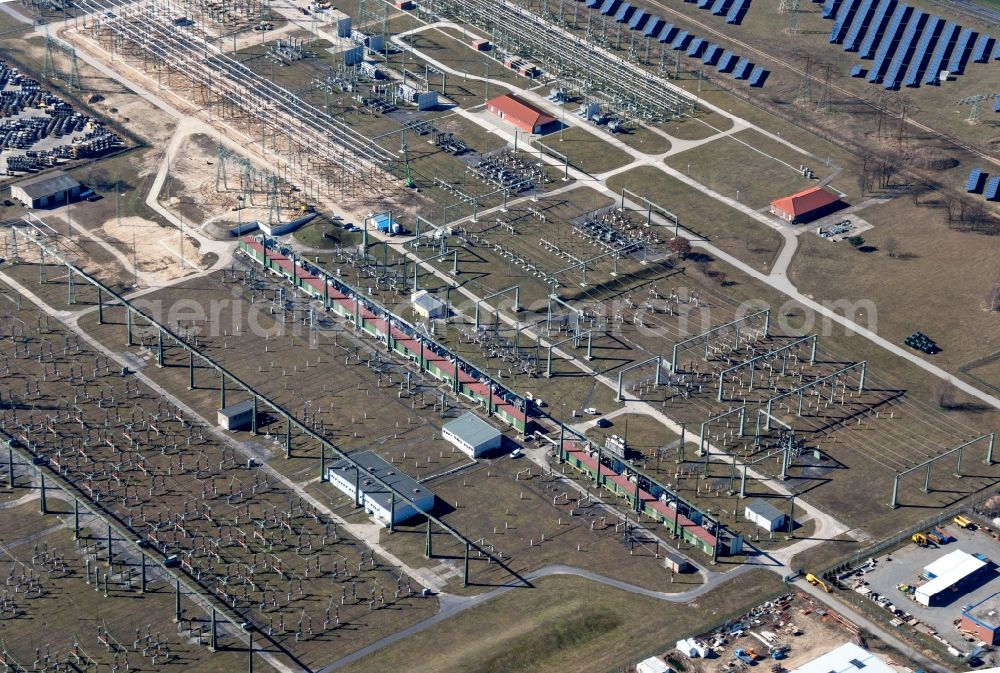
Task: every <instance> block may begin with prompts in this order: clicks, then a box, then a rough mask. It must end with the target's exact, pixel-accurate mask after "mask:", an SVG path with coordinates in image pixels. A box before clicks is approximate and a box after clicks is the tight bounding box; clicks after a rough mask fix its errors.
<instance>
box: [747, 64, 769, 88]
mask: <svg viewBox="0 0 1000 673" xmlns="http://www.w3.org/2000/svg"><path fill="white" fill-rule="evenodd" d="M765 79H767V70H764V69H763V68H762V67H760V66H759V65H758V66H754V69H753V72H751V73H750V79H749V80H747V84H748V85H750V86H752V87H761V86H764V80H765Z"/></svg>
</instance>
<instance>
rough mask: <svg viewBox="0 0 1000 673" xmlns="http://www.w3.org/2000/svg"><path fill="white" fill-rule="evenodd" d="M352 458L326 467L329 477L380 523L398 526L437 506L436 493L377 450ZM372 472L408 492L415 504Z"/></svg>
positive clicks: (407, 495) (392, 485) (408, 496)
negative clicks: (406, 499) (402, 496)
mask: <svg viewBox="0 0 1000 673" xmlns="http://www.w3.org/2000/svg"><path fill="white" fill-rule="evenodd" d="M351 460H353V461H354V462H353V463H351V462H349V461H347V460H338V461H337V462H335V463H334V464H333V465H332V466H331V467H329V468H328V469H327V474H326V476H327V479H328V480H329V482H330V483H331V484H333V485H334V486H336V487H337V488H338V489H339V490H340V491H342V492H344V493H346V494H347V495H349V496H351V497H352V498H354V502H355V503H356V504H357V505H358V506H360V507H363V508H364V510H365V511H366V512H368V514H369V515H370V516H372V517H374V518H375V519H377V520H378V521H380V522H381V523H383V524H385V525H389V522H390V521H391V522H392V524H393V525H396V524H399V523H403V522H404V521H408V520H409V519H412V518H413V517H415V516H418V515H420V514H424V513H426V512H430V511H431V510H432V509H434V493H433V492H431V491H429V490H428V489H426V488H424V487H423V486H422V485H421V484H420V482H418V481H417V480H416V479H414V478H413V477H411V476H410V475H408V474H405V473H403V472H400V471H398V470H397V469H396V467H395V466H394V465H391V464H390V463H387V462H385V461H384V460H382V458H380V457H379V456H378V455H377V454H376V453H375V452H374V451H364V452H362V453H356V454H353V455H352V456H351ZM355 464H357V465H360V466H361V468H362V470H358V469H357V468H356V467H355ZM364 470H367V473H366V472H364ZM369 474H371V475H375V476H376V477H378V478H379V479H381V480H382V481H383V482H385V483H386V484H387V485H388V486H389V487H391V488H392V489H393V490H394V491H395V492H397V493H400V494H403V495H405V496H406V497H407V498H409V499H410V500H412V501H413V504H410V503H408V502H406V501H405V500H403V499H402V498H400V497H396V496H394V494H393V491H390V490H389V489H387V488H386V487H385V486H383V485H382V484H380V483H379V482H377V481H375V480H374V479H372V478H371V477H370V476H369Z"/></svg>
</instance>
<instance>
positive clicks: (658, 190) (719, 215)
mask: <svg viewBox="0 0 1000 673" xmlns="http://www.w3.org/2000/svg"><path fill="white" fill-rule="evenodd" d="M608 186H609V187H611V188H612V189H614V190H616V191H618V190H621V188H622V187H627V188H628V189H629V190H631V191H633V192H635V193H637V194H640V195H641V196H644V197H646V198H648V199H650V200H652V201H654V202H655V203H657V204H659V205H661V206H662V207H664V208H666V209H667V210H670V211H672V212H674V213H676V214H677V216H678V217H679V218H680V222H681V226H683V227H686V228H688V229H690V230H692V231H694V232H695V233H697V234H699V235H701V236H704V237H706V238H708V239H709V240H710V241H712V243H714V244H715V245H717V246H719V247H720V248H722V249H723V250H725V251H726V252H729V253H731V254H733V255H736V256H737V257H739V258H740V259H742V260H744V261H745V262H747V263H748V264H752V265H753V266H754V267H756V268H758V269H766V268H767V267H768V266H769V265H770V263H771V260H772V259H773V258H774V256H775V255H776V254H777V253H778V251H779V250H780V248H781V236H780V235H779V234H778V233H777V232H776V231H774V230H773V229H770V228H769V227H766V226H765V225H763V224H761V223H759V222H757V221H755V220H753V219H751V218H749V217H747V216H746V215H743V214H742V213H739V212H737V211H735V210H733V209H732V208H730V207H729V206H727V205H725V204H723V203H720V202H718V201H716V200H714V199H711V198H709V197H707V196H705V195H703V194H702V193H701V192H699V191H697V190H695V189H694V188H692V187H688V186H687V185H686V184H684V183H683V182H681V181H679V180H677V179H675V178H672V177H670V176H669V175H667V174H665V173H663V172H662V171H660V170H658V169H656V168H653V167H652V166H640V167H638V168H633V169H631V170H628V171H626V172H624V173H621V174H619V175H616V176H614V177H612V178H611V179H609V180H608Z"/></svg>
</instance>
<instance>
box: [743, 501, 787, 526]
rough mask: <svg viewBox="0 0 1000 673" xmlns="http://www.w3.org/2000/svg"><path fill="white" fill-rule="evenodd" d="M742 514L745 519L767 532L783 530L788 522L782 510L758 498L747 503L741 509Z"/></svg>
mask: <svg viewBox="0 0 1000 673" xmlns="http://www.w3.org/2000/svg"><path fill="white" fill-rule="evenodd" d="M743 516H744V517H745V518H746V520H747V521H752V522H753V523H755V524H757V525H758V526H760V527H761V528H763V529H764V530H766V531H767V532H768V533H773V532H774V531H776V530H784V529H785V528H786V527H787V522H788V517H787V516H785V513H784V512H782V511H781V510H779V509H778V508H777V507H775V506H774V505H772V504H771V503H769V502H765V501H764V500H761V499H760V498H755V499H754V500H751V501H750V502H749V503H747V505H746V507H745V508H744V509H743Z"/></svg>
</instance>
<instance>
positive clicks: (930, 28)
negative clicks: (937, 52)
mask: <svg viewBox="0 0 1000 673" xmlns="http://www.w3.org/2000/svg"><path fill="white" fill-rule="evenodd" d="M942 28H944V19H942V18H941V17H940V16H932V17H930V18H929V19H927V25H926V26H925V27H924V32H923V34H921V35H920V41H919V42H918V43H917V47H916V49H914V50H913V58H912V59H911V60H910V68H909V70H908V71H907V73H906V79H904V80H903V83H904V84H905V85H906V86H911V87H913V86H920V77H921V75H923V73H924V70H925V69H926V68H927V63H928V62H929V61H930V59H931V48H932V47H933V46H934V44H935V43H936V42H937V40H938V38H939V37H940V36H941V29H942Z"/></svg>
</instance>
